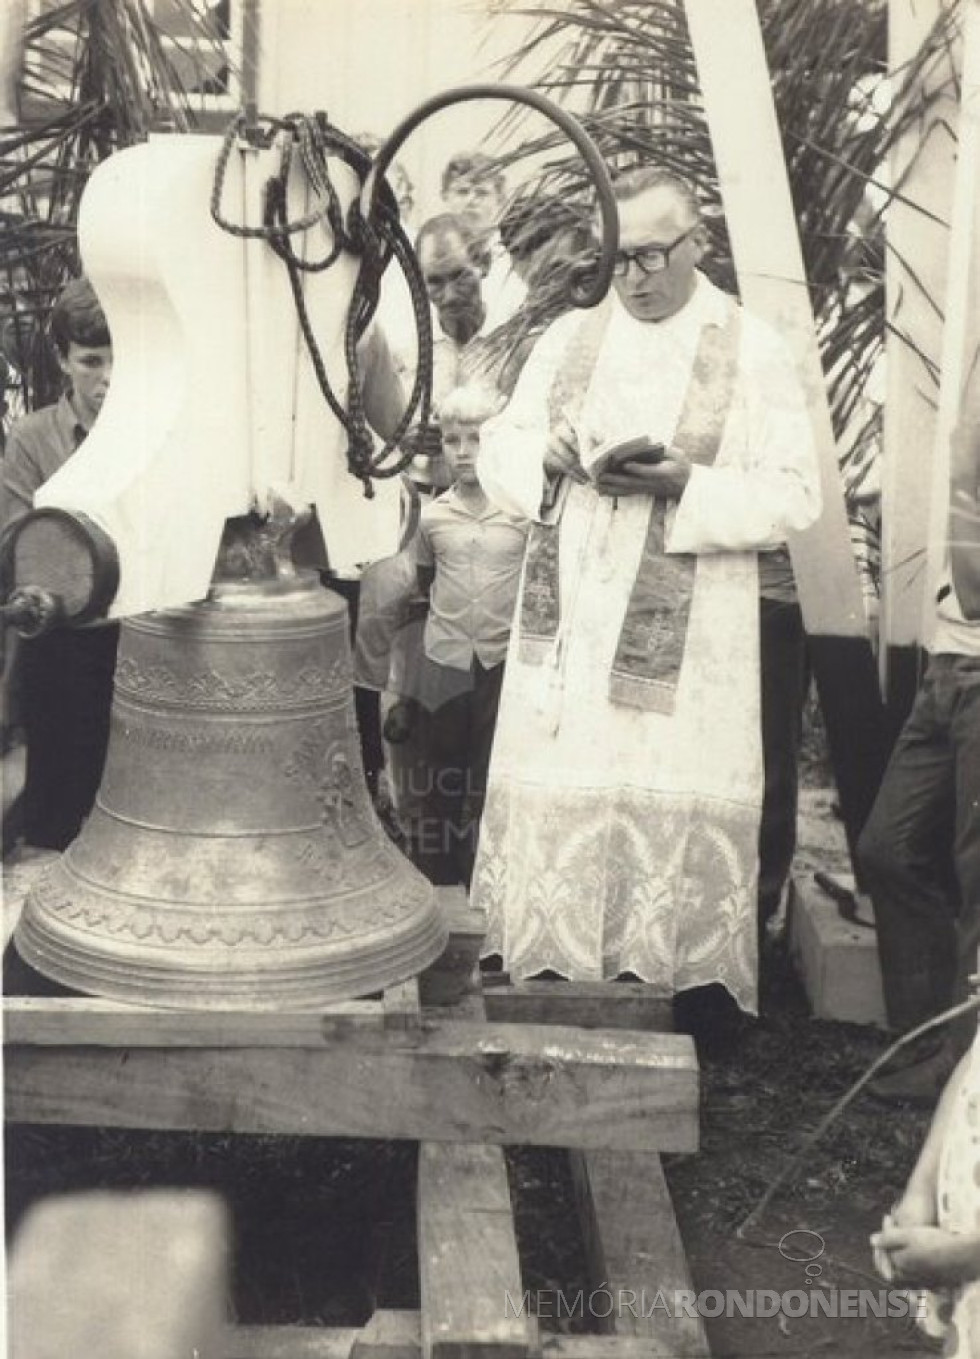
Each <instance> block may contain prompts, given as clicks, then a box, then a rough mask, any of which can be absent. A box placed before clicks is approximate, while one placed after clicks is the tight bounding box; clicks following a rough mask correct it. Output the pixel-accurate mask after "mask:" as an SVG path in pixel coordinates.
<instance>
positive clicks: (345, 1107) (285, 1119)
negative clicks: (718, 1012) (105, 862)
mask: <svg viewBox="0 0 980 1359" xmlns="http://www.w3.org/2000/svg"><path fill="white" fill-rule="evenodd" d="M51 1004H55V1003H54V1002H52V1003H51ZM20 1017H21V1019H23V1015H21V1016H20ZM102 1018H103V1016H100V1015H99V1014H98V1013H96V1014H95V1015H93V1016H88V1015H87V1013H86V1012H83V1013H81V1014H76V1023H75V1027H74V1029H73V1031H72V1033H71V1034H70V1035H69V1036H67V1037H66V1041H65V1042H64V1043H62V1044H61V1045H59V1046H44V1045H38V1046H32V1045H30V1043H31V1039H30V1036H29V1034H28V1033H27V1032H25V1026H24V1025H23V1024H22V1026H21V1032H20V1035H19V1037H20V1039H21V1041H20V1042H18V1043H8V1045H7V1048H6V1053H5V1074H6V1097H7V1104H6V1109H7V1116H8V1119H10V1120H11V1121H13V1122H38V1123H79V1124H94V1125H105V1126H112V1127H134V1128H157V1129H165V1128H187V1129H199V1130H202V1131H207V1130H211V1131H227V1132H251V1133H287V1134H299V1135H303V1134H308V1135H311V1136H323V1137H403V1138H414V1139H418V1140H425V1139H430V1140H434V1141H451V1142H455V1141H461V1142H491V1143H494V1144H501V1145H503V1144H508V1143H528V1144H530V1145H547V1146H582V1147H604V1146H608V1147H612V1148H613V1149H617V1150H627V1149H632V1150H641V1149H647V1150H668V1151H685V1152H690V1151H694V1150H696V1148H697V1133H698V1119H697V1108H698V1076H697V1062H696V1060H695V1056H694V1048H693V1045H692V1043H691V1040H690V1038H688V1037H687V1036H686V1035H682V1034H637V1033H632V1034H624V1033H616V1032H610V1031H604V1030H594V1031H592V1032H586V1031H583V1030H579V1029H565V1028H560V1027H540V1028H536V1027H530V1026H524V1025H514V1024H506V1025H504V1024H498V1025H494V1024H489V1023H486V1024H479V1023H470V1022H464V1021H457V1020H446V1021H444V1022H439V1023H433V1022H432V1020H431V1019H430V1018H429V1017H428V1016H427V1017H426V1018H425V1019H424V1020H423V1027H422V1029H421V1030H420V1031H418V1032H417V1033H413V1032H399V1031H385V1030H381V1031H379V1032H374V1031H365V1030H360V1029H351V1030H350V1031H349V1032H347V1033H343V1034H335V1033H331V1034H328V1035H325V1036H320V1037H319V1038H317V1036H316V1034H315V1032H314V1031H312V1030H311V1032H310V1034H309V1035H307V1037H308V1039H309V1043H310V1045H309V1046H302V1047H279V1048H276V1047H262V1048H260V1047H257V1046H252V1047H232V1046H229V1045H228V1044H227V1043H223V1044H222V1046H220V1047H218V1046H206V1045H200V1046H199V1045H198V1044H200V1043H201V1042H202V1037H203V1035H202V1033H201V1029H202V1028H203V1027H205V1024H206V1023H207V1024H210V1025H213V1024H214V1023H215V1019H216V1017H215V1016H203V1015H162V1014H156V1013H155V1012H152V1011H149V1012H147V1013H146V1014H145V1015H134V1016H129V1015H122V1014H116V1015H115V1016H114V1019H115V1022H116V1026H117V1027H116V1033H115V1036H116V1040H117V1041H116V1044H115V1046H101V1047H100V1046H94V1045H93V1044H95V1043H107V1041H108V1039H107V1033H106V1029H105V1025H104V1024H98V1023H93V1022H92V1021H93V1020H95V1021H97V1020H100V1019H102ZM265 1018H267V1019H268V1020H269V1022H270V1023H273V1022H274V1021H275V1020H276V1019H277V1018H279V1017H278V1016H274V1015H269V1016H267V1017H265ZM181 1019H183V1020H185V1021H186V1025H185V1028H186V1034H187V1036H188V1039H189V1043H193V1044H194V1046H190V1045H188V1046H186V1047H184V1048H177V1047H173V1046H169V1047H161V1046H159V1045H155V1044H154V1040H155V1038H156V1042H157V1044H159V1043H161V1042H162V1043H167V1044H172V1043H173V1042H174V1041H176V1040H177V1038H178V1031H177V1029H176V1028H175V1027H174V1026H175V1024H176V1023H177V1021H178V1020H181ZM213 1032H214V1031H213V1030H212V1037H211V1039H210V1041H211V1042H212V1043H213V1042H214V1038H213ZM47 1041H50V1039H48V1040H47ZM204 1041H205V1042H206V1041H207V1039H204Z"/></svg>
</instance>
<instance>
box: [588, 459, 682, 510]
mask: <svg viewBox="0 0 980 1359" xmlns="http://www.w3.org/2000/svg"><path fill="white" fill-rule="evenodd" d="M690 478H691V464H690V463H689V462H688V461H687V460H686V459H685V458H681V457H678V456H677V455H676V454H668V456H667V457H666V458H663V459H661V461H660V462H656V463H638V462H624V463H621V464H620V465H619V466H618V467H617V468H616V470H615V471H608V472H602V473H601V474H600V475H599V476H598V477H596V483H595V486H596V490H597V491H598V492H599V494H600V495H612V496H622V495H654V496H658V497H659V498H660V499H661V500H680V498H681V496H682V495H683V494H684V488H685V487H686V486H687V483H688V481H689V480H690Z"/></svg>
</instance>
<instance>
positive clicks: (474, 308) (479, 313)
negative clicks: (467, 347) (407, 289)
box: [419, 231, 486, 344]
mask: <svg viewBox="0 0 980 1359" xmlns="http://www.w3.org/2000/svg"><path fill="white" fill-rule="evenodd" d="M419 264H420V266H421V269H422V276H423V278H424V279H425V287H426V290H427V292H428V294H429V298H430V300H431V302H432V305H433V306H434V307H435V309H436V314H437V315H438V317H439V324H440V325H441V326H442V328H443V330H444V331H445V332H446V334H447V335H450V336H452V338H453V339H454V340H456V341H457V343H459V344H466V343H467V342H468V341H469V340H471V339H472V338H473V336H474V335H475V334H476V333H477V331H478V330H479V329H480V327H481V326H482V325H483V318H484V316H485V314H486V310H485V308H484V305H483V286H482V285H483V276H482V274H481V273H480V270H479V269H478V268H477V266H476V264H475V263H474V262H473V259H472V258H471V256H470V253H469V250H468V249H467V245H466V242H465V241H464V240H463V238H462V236H460V235H459V233H458V232H457V231H446V232H434V233H433V234H431V235H429V236H423V237H422V243H421V246H420V247H419Z"/></svg>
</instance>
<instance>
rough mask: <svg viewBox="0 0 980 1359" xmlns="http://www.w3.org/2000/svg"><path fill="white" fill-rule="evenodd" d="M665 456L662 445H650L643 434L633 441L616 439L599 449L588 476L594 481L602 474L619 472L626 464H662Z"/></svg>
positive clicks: (665, 451)
mask: <svg viewBox="0 0 980 1359" xmlns="http://www.w3.org/2000/svg"><path fill="white" fill-rule="evenodd" d="M666 456H667V450H666V449H665V448H664V446H663V444H654V443H651V442H650V440H649V439H648V438H647V437H646V436H645V435H643V434H641V435H639V436H638V437H637V438H635V439H617V440H616V441H615V442H609V443H607V444H603V445H602V446H601V447H600V449H599V451H598V453H597V454H596V456H595V458H594V459H593V460H592V463H591V465H590V467H589V475H590V476H591V477H593V479H594V478H595V477H599V476H602V474H603V473H604V472H619V471H622V470H623V469H624V468H625V467H626V465H627V464H628V463H636V464H637V465H639V466H647V467H649V466H652V465H653V464H654V463H658V462H662V461H663V460H664V458H665V457H666Z"/></svg>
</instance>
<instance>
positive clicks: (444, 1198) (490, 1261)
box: [417, 979, 536, 1359]
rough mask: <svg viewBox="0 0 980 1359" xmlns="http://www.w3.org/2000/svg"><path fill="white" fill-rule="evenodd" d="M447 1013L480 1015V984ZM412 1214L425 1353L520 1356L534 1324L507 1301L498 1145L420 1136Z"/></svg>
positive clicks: (508, 1238) (514, 1258) (516, 1281)
mask: <svg viewBox="0 0 980 1359" xmlns="http://www.w3.org/2000/svg"><path fill="white" fill-rule="evenodd" d="M476 980H477V982H478V979H476ZM453 1015H454V1016H456V1017H459V1018H466V1019H471V1020H481V1019H483V1018H484V1017H485V1010H484V1002H483V997H482V996H481V994H480V991H479V986H478V985H477V986H476V988H475V989H474V990H473V991H472V992H471V993H469V994H468V995H467V996H466V997H465V998H464V999H463V1000H461V1001H460V1003H459V1004H458V1005H457V1006H455V1007H454V1009H453ZM417 1221H418V1259H419V1282H420V1290H421V1295H422V1353H423V1355H424V1359H526V1356H527V1355H528V1353H529V1351H530V1349H531V1347H532V1345H533V1343H534V1339H535V1335H536V1326H535V1324H534V1321H533V1319H532V1318H531V1317H530V1316H529V1315H526V1314H522V1315H516V1314H515V1313H514V1311H513V1309H511V1310H510V1311H509V1310H508V1308H507V1306H506V1299H507V1296H508V1294H509V1295H510V1296H511V1297H512V1298H515V1297H517V1298H519V1297H520V1296H521V1266H520V1259H519V1257H518V1253H517V1237H516V1236H515V1234H514V1214H513V1211H512V1208H511V1201H510V1185H509V1183H508V1180H507V1166H506V1164H505V1162H504V1154H503V1151H502V1150H501V1148H500V1147H498V1146H478V1145H469V1146H467V1145H459V1146H445V1145H440V1144H439V1143H436V1142H427V1143H423V1144H422V1146H421V1147H420V1148H419V1175H418V1211H417Z"/></svg>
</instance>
